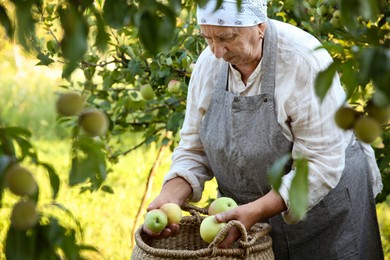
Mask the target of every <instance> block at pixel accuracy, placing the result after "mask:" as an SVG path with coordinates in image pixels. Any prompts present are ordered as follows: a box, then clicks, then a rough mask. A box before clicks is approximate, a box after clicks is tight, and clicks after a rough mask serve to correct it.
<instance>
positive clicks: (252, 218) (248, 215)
mask: <svg viewBox="0 0 390 260" xmlns="http://www.w3.org/2000/svg"><path fill="white" fill-rule="evenodd" d="M259 213H260V212H256V208H253V206H252V205H251V203H248V204H244V205H241V206H238V207H236V208H233V209H231V210H228V211H225V212H222V213H218V214H216V215H215V218H216V220H217V221H218V222H228V221H230V220H238V221H240V222H241V223H242V224H243V225H244V227H245V228H246V230H249V229H250V228H251V227H252V226H253V225H254V224H256V223H257V222H258V221H259V216H260V214H259ZM240 237H241V232H240V231H239V230H238V228H236V227H232V228H231V229H230V230H229V232H228V234H227V235H226V237H225V239H224V240H223V241H222V242H221V243H220V244H219V246H218V247H219V248H230V247H231V246H232V244H233V243H234V242H235V241H236V240H237V239H239V238H240Z"/></svg>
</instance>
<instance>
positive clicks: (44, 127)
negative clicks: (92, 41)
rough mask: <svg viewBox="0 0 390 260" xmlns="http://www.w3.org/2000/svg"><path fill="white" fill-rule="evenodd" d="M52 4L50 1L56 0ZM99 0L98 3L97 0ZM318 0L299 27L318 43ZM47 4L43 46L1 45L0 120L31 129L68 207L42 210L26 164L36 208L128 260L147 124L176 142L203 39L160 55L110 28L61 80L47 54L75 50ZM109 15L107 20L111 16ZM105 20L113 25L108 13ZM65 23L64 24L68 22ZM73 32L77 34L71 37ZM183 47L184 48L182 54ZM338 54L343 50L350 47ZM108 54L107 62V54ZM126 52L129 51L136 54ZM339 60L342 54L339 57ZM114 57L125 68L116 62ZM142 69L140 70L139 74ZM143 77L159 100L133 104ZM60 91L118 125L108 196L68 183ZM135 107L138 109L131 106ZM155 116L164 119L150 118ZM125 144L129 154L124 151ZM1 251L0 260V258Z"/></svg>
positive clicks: (284, 9)
mask: <svg viewBox="0 0 390 260" xmlns="http://www.w3.org/2000/svg"><path fill="white" fill-rule="evenodd" d="M15 2H18V1H15ZM29 2H30V3H31V2H32V1H26V2H25V3H29ZM49 2H50V1H49ZM52 2H53V3H55V2H56V1H52ZM97 2H100V3H101V2H102V1H97ZM107 2H109V1H107ZM151 2H153V1H151ZM271 2H272V4H273V5H272V7H273V9H271V10H273V12H274V13H275V14H278V15H280V16H279V18H280V19H285V20H287V21H288V22H291V23H297V22H299V21H300V20H299V17H296V14H297V13H299V10H298V11H297V10H296V9H295V7H294V3H293V1H285V2H279V1H271ZM325 2H326V3H328V2H335V1H319V2H318V3H325ZM18 3H22V2H18ZM74 3H75V2H74ZM122 3H123V1H122ZM319 7H320V5H319V4H318V5H317V6H316V7H313V8H312V9H310V10H313V11H314V13H313V15H314V16H315V17H316V22H317V23H313V24H305V23H302V24H300V26H303V27H305V28H306V29H308V30H309V31H310V30H312V31H311V32H312V33H314V34H316V33H317V34H318V35H317V36H318V37H319V38H321V37H324V38H323V40H325V39H327V36H325V35H326V31H325V32H324V31H321V30H319V29H321V28H322V27H316V26H319V25H320V24H321V20H324V19H325V20H324V21H323V23H324V24H325V25H326V26H324V28H325V30H326V29H329V28H330V27H329V21H328V20H329V19H330V17H331V14H330V13H329V14H328V15H327V16H323V15H321V14H319V13H317V12H318V10H320V8H319ZM144 8H145V6H144ZM49 9H50V8H49ZM49 9H45V10H46V11H47V13H45V15H48V16H46V19H47V20H49V21H50V19H51V15H53V17H52V18H53V20H52V22H53V23H52V24H50V23H49V24H46V25H47V27H46V29H44V28H43V27H41V28H39V30H40V31H39V32H40V33H41V34H38V35H42V38H41V40H42V43H45V44H44V45H43V49H40V50H39V52H38V53H36V55H37V56H28V57H27V58H26V56H25V55H24V52H23V51H22V50H21V49H20V47H17V46H13V45H10V44H9V43H8V41H7V40H3V41H2V42H1V57H2V61H3V62H2V63H1V64H0V66H1V68H2V72H3V75H2V78H1V81H0V83H1V86H0V93H1V97H0V102H1V103H0V119H1V121H2V123H4V124H5V125H8V126H14V125H17V126H21V127H25V128H27V129H29V130H30V131H31V132H32V133H33V137H32V140H31V141H32V143H33V144H34V146H35V147H36V148H37V151H38V153H39V156H40V159H41V160H42V161H47V162H50V163H52V164H53V166H54V167H55V169H56V170H57V172H58V175H59V177H60V180H61V189H60V191H59V194H58V197H57V198H56V202H57V203H60V204H62V205H64V206H65V207H66V208H67V209H69V211H70V212H71V213H72V215H73V216H69V215H67V214H65V213H64V212H63V211H56V210H54V209H53V208H50V207H46V205H49V204H50V203H52V202H53V201H52V198H51V188H52V187H51V186H52V185H51V184H50V183H49V182H48V179H47V173H46V172H44V171H43V170H42V169H41V168H40V167H37V166H36V165H35V164H34V163H30V164H28V166H29V167H31V170H33V171H34V175H35V176H36V178H37V180H38V182H39V186H40V188H41V190H40V201H39V203H40V205H41V207H42V208H41V210H42V211H45V212H48V211H52V212H51V213H52V214H54V215H56V216H58V219H60V220H61V222H63V223H64V226H66V227H70V228H75V229H78V228H80V232H78V233H77V240H78V241H79V242H80V243H85V244H86V245H92V246H94V247H96V248H97V250H98V251H99V252H100V253H101V255H99V254H98V253H95V252H93V251H86V252H83V255H84V256H85V257H86V258H88V259H98V258H101V259H128V258H129V256H130V254H131V232H132V228H133V226H132V225H133V220H134V218H135V217H136V214H137V210H138V206H139V203H140V201H141V199H142V194H143V192H144V186H145V183H146V179H147V174H148V172H149V170H150V168H151V166H152V164H153V163H154V162H155V160H156V156H157V152H158V145H159V144H161V143H164V142H166V140H165V141H164V138H163V135H162V134H161V133H160V134H159V135H156V134H155V130H156V129H161V128H160V127H161V126H163V129H164V128H166V129H168V130H171V131H173V132H174V138H176V139H175V141H177V136H175V135H176V134H177V130H178V127H179V125H180V120H181V119H180V116H181V115H182V113H183V105H184V103H183V100H184V99H183V97H185V91H186V85H187V83H188V79H189V71H188V65H189V64H190V63H191V62H193V61H195V60H196V54H195V53H197V52H199V50H200V49H201V47H202V42H201V41H199V39H198V38H197V37H191V38H190V39H189V40H190V41H188V39H187V41H186V37H184V36H183V35H182V36H183V37H182V38H180V37H179V38H176V39H173V41H174V46H175V44H176V45H178V46H180V48H172V49H170V50H169V52H168V53H160V54H159V55H158V56H153V55H151V53H149V52H148V51H146V50H145V49H144V48H143V47H142V45H140V42H138V41H137V40H135V39H137V34H136V30H135V31H132V30H129V29H122V30H118V31H117V32H115V33H113V35H114V37H113V39H112V46H111V47H112V48H110V51H109V52H108V53H106V55H103V56H100V54H99V52H98V51H97V49H95V48H94V47H96V46H92V45H91V46H90V47H91V51H92V52H90V53H88V55H87V56H85V60H83V61H82V63H81V70H76V71H75V72H74V73H73V75H72V79H71V80H69V78H68V79H66V78H61V77H62V76H64V73H65V74H66V73H69V70H68V71H67V68H66V66H65V70H64V71H65V72H64V71H63V70H62V67H61V66H60V65H61V64H55V62H54V60H56V61H57V63H58V61H60V62H59V63H61V59H62V58H63V57H65V58H69V57H72V56H75V55H76V54H77V52H76V54H75V53H72V52H71V51H70V52H69V50H66V49H63V53H61V52H58V51H59V49H58V47H59V45H58V42H57V41H56V40H54V41H53V39H52V37H53V35H56V34H57V33H58V31H56V30H59V27H58V26H59V25H58V23H56V20H55V18H58V17H55V12H52V13H50V11H49ZM144 11H145V12H146V13H147V12H149V11H150V10H148V9H147V8H146V9H145V10H144ZM152 11H153V10H152ZM89 15H90V14H89ZM73 18H76V21H78V22H80V21H81V20H77V19H78V18H79V17H78V16H77V15H76V16H75V17H73ZM106 18H107V17H106ZM109 18H110V19H112V18H113V17H109ZM62 19H64V18H62ZM110 21H111V22H118V21H117V20H115V19H113V20H110ZM57 22H58V21H57ZM191 22H193V20H192V16H191V14H188V13H186V14H185V15H184V17H182V18H181V17H178V20H177V29H178V30H179V31H180V30H183V28H187V29H188V30H189V33H190V34H191V32H192V31H191V30H193V27H191V26H189V24H191ZM80 23H82V22H80ZM88 23H89V24H90V25H91V24H92V25H93V24H94V21H93V20H88ZM64 24H65V25H66V22H65V23H64ZM168 24H169V22H168ZM152 25H153V24H152ZM25 26H27V27H26V29H28V28H29V26H28V25H26V24H25ZM149 26H150V24H149ZM324 28H322V29H324ZM47 29H49V30H47ZM48 32H51V33H48ZM187 32H188V31H187ZM4 33H5V32H4ZM4 33H3V35H4ZM179 35H180V34H179ZM77 37H81V38H83V37H86V36H85V35H84V33H83V31H81V33H80V32H79V34H76V39H77ZM72 39H73V40H75V38H72ZM343 44H344V45H345V44H346V43H345V42H344V43H343ZM387 44H388V42H387ZM346 45H347V46H346V47H345V46H344V48H346V49H347V48H349V46H348V42H347V44H346ZM183 47H185V48H183ZM328 48H329V50H330V51H333V54H334V55H335V57H339V58H340V56H337V51H340V50H341V49H340V46H338V45H332V44H329V45H328ZM185 49H187V50H191V51H189V52H187V51H183V50H185ZM67 51H68V52H67ZM76 51H78V50H76ZM344 51H345V50H344ZM341 53H344V54H350V53H348V52H341ZM78 54H79V53H78ZM57 55H58V56H57ZM61 55H64V56H61ZM66 55H70V56H66ZM134 55H135V56H134ZM113 57H114V60H110V58H113ZM134 57H137V58H136V59H134ZM37 58H38V59H39V60H40V62H41V65H50V67H45V66H38V67H37V66H35V64H36V63H37V62H38V61H37ZM345 58H346V57H343V56H342V57H341V59H345ZM51 59H53V60H51ZM52 61H53V63H52ZM99 62H102V63H99ZM121 64H125V65H126V66H121ZM349 65H351V64H347V66H349ZM72 66H75V64H72ZM68 69H69V67H68ZM144 71H147V72H148V73H145V75H143V72H144ZM93 75H95V76H98V77H99V80H97V81H96V79H95V78H94V77H92V76H93ZM126 75H127V76H126ZM175 77H176V78H180V79H182V80H183V83H182V93H181V96H174V95H171V94H170V93H167V92H166V84H167V82H168V81H169V80H170V79H172V78H175ZM145 83H150V84H152V85H153V88H154V89H155V91H156V94H157V96H158V97H159V98H158V100H156V101H152V102H142V101H140V102H138V101H139V99H137V98H139V94H138V91H139V87H140V86H141V85H142V84H145ZM127 84H129V85H127ZM61 87H62V88H61ZM95 87H96V88H95ZM101 87H102V89H101ZM325 88H326V86H325ZM66 89H77V90H78V91H82V92H84V93H86V94H88V95H89V96H90V99H89V100H88V105H89V106H95V107H98V108H100V109H103V110H105V111H106V112H107V113H108V114H109V115H110V118H111V120H113V124H112V125H114V126H116V128H114V127H112V128H111V129H110V134H111V136H107V144H109V145H115V149H116V152H117V154H115V156H112V157H111V160H109V161H108V162H107V165H106V167H107V168H106V169H107V173H109V174H108V175H107V179H106V180H105V181H104V185H107V187H113V191H114V193H113V194H111V193H110V192H103V191H102V190H99V188H101V186H100V183H98V185H97V186H92V190H98V191H94V192H92V193H90V192H84V193H82V194H79V192H80V188H82V187H84V188H85V186H84V184H85V183H80V184H78V185H75V186H73V187H72V186H70V185H69V171H70V170H71V169H70V165H71V164H72V161H71V158H72V153H71V150H72V145H73V141H74V140H75V139H77V131H78V127H77V120H75V119H74V118H73V119H72V118H65V119H64V118H58V117H57V115H56V113H55V105H54V102H55V99H56V97H57V93H58V92H62V91H64V90H66ZM123 90H124V91H123ZM371 90H372V86H371ZM369 91H370V88H369V89H368V92H369ZM366 92H367V90H366V89H365V88H363V89H362V90H361V91H358V93H359V94H361V95H357V98H356V99H355V101H356V100H359V97H361V96H362V95H363V96H366V97H369V94H370V93H368V94H367V93H366ZM128 96H132V97H134V99H135V100H136V101H137V102H130V103H126V102H125V101H126V100H128V99H127V97H128ZM126 104H127V105H128V107H126V109H128V110H127V111H125V112H124V113H127V114H134V115H136V117H134V118H132V119H130V120H129V119H128V118H126V117H122V116H123V111H122V110H121V109H122V108H123V106H124V105H126ZM357 105H358V106H364V103H363V104H359V103H358V104H357ZM165 106H166V107H168V109H165V110H164V109H162V111H163V112H162V114H158V113H155V112H153V111H155V108H158V107H159V108H162V107H165ZM140 111H141V113H139V112H140ZM166 115H169V117H164V116H166ZM161 118H163V120H164V122H156V121H153V120H155V119H161ZM167 122H168V124H167ZM75 133H76V134H75ZM116 138H117V139H116ZM140 142H141V143H143V144H144V145H143V146H142V147H141V148H138V149H135V150H131V151H130V150H127V149H128V148H129V147H133V146H134V145H137V144H139V143H140ZM126 150H127V152H124V151H126ZM169 155H170V154H169V152H168V153H167V154H166V155H165V156H164V158H163V160H162V161H161V162H160V165H159V168H158V172H157V175H156V178H155V179H154V186H153V189H152V192H151V194H150V197H149V198H148V200H150V199H152V198H153V197H154V196H155V195H156V194H157V192H158V190H159V187H160V184H161V178H162V175H163V174H164V173H165V172H166V170H167V168H168V165H169ZM98 163H100V162H98ZM129 169H131V170H129ZM76 184H77V183H76ZM86 189H87V190H88V189H89V188H88V187H87V188H86ZM214 189H215V186H214V184H213V183H210V186H208V187H207V193H206V196H205V197H204V200H203V201H202V202H201V203H203V204H205V203H206V200H207V198H208V196H211V197H214V196H215V193H214ZM208 194H210V195H208ZM17 200H18V198H17V197H15V196H13V195H12V194H10V193H9V192H8V191H5V193H4V197H3V206H2V207H1V208H0V235H1V238H4V237H5V235H6V233H5V232H6V230H7V228H8V225H9V221H8V219H9V214H10V209H11V207H12V205H13V203H15V202H16V201H17ZM388 205H389V201H388V200H387V201H386V200H384V202H383V203H381V204H378V206H377V208H378V214H379V219H380V224H381V231H382V238H383V241H384V249H385V253H386V257H388V255H389V250H390V249H389V236H390V235H389V233H390V231H389V225H390V224H389V219H388V218H387V217H386V216H388V215H389V206H388ZM3 241H4V240H3ZM3 246H4V244H3ZM0 249H4V248H0ZM1 251H3V250H1ZM2 257H3V258H4V255H2Z"/></svg>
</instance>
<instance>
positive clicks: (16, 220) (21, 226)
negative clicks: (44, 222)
mask: <svg viewBox="0 0 390 260" xmlns="http://www.w3.org/2000/svg"><path fill="white" fill-rule="evenodd" d="M37 222H38V215H37V212H36V205H35V202H33V201H31V200H21V201H19V202H17V203H16V204H15V205H14V206H13V209H12V213H11V224H12V226H13V227H14V228H15V229H18V230H23V231H24V230H27V229H29V228H32V227H34V226H35V225H36V224H37Z"/></svg>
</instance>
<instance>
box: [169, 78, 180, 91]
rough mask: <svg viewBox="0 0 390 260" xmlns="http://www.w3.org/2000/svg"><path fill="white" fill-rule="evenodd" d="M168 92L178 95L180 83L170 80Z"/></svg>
mask: <svg viewBox="0 0 390 260" xmlns="http://www.w3.org/2000/svg"><path fill="white" fill-rule="evenodd" d="M168 91H169V92H170V93H172V94H177V93H180V81H178V80H176V79H172V80H171V81H169V83H168Z"/></svg>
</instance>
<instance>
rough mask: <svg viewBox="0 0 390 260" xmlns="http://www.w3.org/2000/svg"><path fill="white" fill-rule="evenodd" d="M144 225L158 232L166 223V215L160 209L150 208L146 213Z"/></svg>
mask: <svg viewBox="0 0 390 260" xmlns="http://www.w3.org/2000/svg"><path fill="white" fill-rule="evenodd" d="M144 225H145V226H146V227H147V228H148V229H149V230H150V231H152V232H153V233H158V232H160V231H162V230H163V229H164V228H165V227H166V226H167V225H168V217H167V215H166V214H165V212H164V211H162V210H161V209H152V210H151V211H148V213H146V216H145V221H144Z"/></svg>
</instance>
